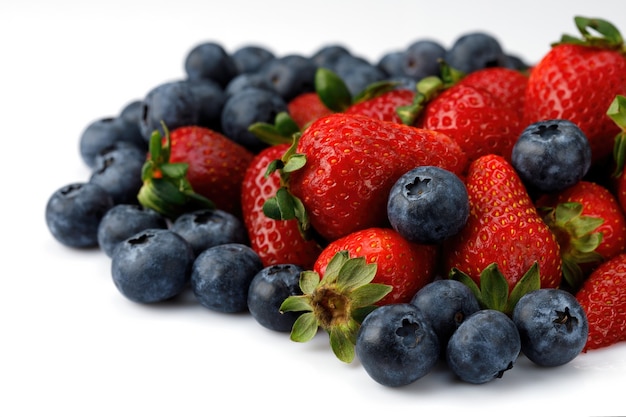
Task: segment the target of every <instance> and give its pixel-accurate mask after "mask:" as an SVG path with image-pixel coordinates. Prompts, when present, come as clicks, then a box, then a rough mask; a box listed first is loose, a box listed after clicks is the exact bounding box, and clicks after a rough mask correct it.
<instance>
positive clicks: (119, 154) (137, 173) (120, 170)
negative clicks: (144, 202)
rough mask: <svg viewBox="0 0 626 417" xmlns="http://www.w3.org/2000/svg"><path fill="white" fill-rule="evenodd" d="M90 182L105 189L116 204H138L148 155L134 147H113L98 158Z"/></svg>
mask: <svg viewBox="0 0 626 417" xmlns="http://www.w3.org/2000/svg"><path fill="white" fill-rule="evenodd" d="M97 161H98V162H97V164H96V166H95V167H94V170H93V171H92V173H91V176H90V177H89V182H90V183H92V184H98V185H99V186H101V187H102V188H104V189H105V190H106V191H107V192H108V193H109V195H110V196H111V197H112V198H113V203H114V204H136V203H138V201H137V194H138V193H139V189H140V188H141V186H142V184H143V181H142V179H141V170H142V167H143V165H144V163H145V161H146V154H145V153H143V152H139V151H138V150H136V149H135V148H133V147H123V146H122V147H113V148H111V149H109V150H107V151H105V152H103V153H101V154H100V155H98V158H97Z"/></svg>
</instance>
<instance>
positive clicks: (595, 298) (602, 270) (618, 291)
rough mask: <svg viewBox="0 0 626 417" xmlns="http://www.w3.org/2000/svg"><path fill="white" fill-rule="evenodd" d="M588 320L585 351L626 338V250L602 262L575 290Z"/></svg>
mask: <svg viewBox="0 0 626 417" xmlns="http://www.w3.org/2000/svg"><path fill="white" fill-rule="evenodd" d="M576 299H577V300H578V302H579V303H580V304H581V305H582V307H583V309H584V310H585V313H586V314H587V319H588V321H589V336H588V338H587V343H586V345H585V347H584V348H583V352H585V351H588V350H591V349H598V348H601V347H606V346H610V345H612V344H615V343H617V342H620V341H622V340H626V253H622V254H619V255H617V256H615V257H614V258H612V259H610V260H608V261H606V262H604V263H602V264H601V265H600V266H599V267H598V268H597V269H595V270H594V271H593V272H592V273H591V275H590V276H589V278H587V280H586V281H585V283H584V285H583V287H582V288H581V289H580V291H578V292H577V293H576Z"/></svg>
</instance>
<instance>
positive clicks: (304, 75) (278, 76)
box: [257, 54, 317, 102]
mask: <svg viewBox="0 0 626 417" xmlns="http://www.w3.org/2000/svg"><path fill="white" fill-rule="evenodd" d="M316 71H317V65H315V63H314V62H313V60H311V59H309V58H307V57H304V56H302V55H295V54H294V55H285V56H282V57H278V58H274V59H272V60H269V61H267V62H266V63H265V64H264V65H263V66H262V67H261V68H259V70H258V71H257V74H259V75H260V76H262V77H263V78H265V79H266V80H267V81H269V83H270V84H271V85H272V86H273V88H274V90H275V91H276V92H277V93H278V94H279V95H280V96H281V97H282V98H283V100H284V101H285V102H289V101H291V100H292V99H293V98H295V97H296V96H298V95H300V94H302V93H307V92H311V91H315V72H316Z"/></svg>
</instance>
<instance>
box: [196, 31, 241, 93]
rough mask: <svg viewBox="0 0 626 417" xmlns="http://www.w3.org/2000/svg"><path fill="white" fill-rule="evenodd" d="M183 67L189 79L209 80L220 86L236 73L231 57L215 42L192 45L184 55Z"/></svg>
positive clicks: (224, 84)
mask: <svg viewBox="0 0 626 417" xmlns="http://www.w3.org/2000/svg"><path fill="white" fill-rule="evenodd" d="M184 67H185V73H186V74H187V78H188V79H189V80H192V81H195V80H211V81H215V82H217V83H218V84H219V85H220V86H221V87H224V86H226V84H228V82H229V81H230V80H231V79H232V78H233V77H234V76H236V75H237V73H238V71H237V66H236V65H235V61H234V59H233V57H232V56H231V55H230V54H229V53H228V52H227V51H226V50H225V49H224V47H223V46H222V45H220V44H219V43H216V42H203V43H200V44H198V45H196V46H194V47H193V48H192V49H191V50H190V51H189V52H188V53H187V56H186V57H185V61H184Z"/></svg>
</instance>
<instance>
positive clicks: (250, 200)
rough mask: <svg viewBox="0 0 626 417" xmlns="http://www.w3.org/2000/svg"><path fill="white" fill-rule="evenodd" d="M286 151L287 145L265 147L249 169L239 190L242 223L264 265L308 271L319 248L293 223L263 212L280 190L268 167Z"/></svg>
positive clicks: (278, 179)
mask: <svg viewBox="0 0 626 417" xmlns="http://www.w3.org/2000/svg"><path fill="white" fill-rule="evenodd" d="M288 148H289V145H288V144H284V145H275V146H271V147H268V148H265V149H264V150H262V151H261V152H260V153H259V154H257V155H256V156H255V157H254V159H253V160H252V162H251V163H250V165H249V166H248V168H247V170H246V173H245V175H244V179H243V186H242V190H241V205H242V211H243V220H244V224H245V226H246V229H247V230H248V236H249V238H250V246H251V247H252V249H254V251H255V252H256V253H257V254H258V255H259V256H260V257H261V260H262V261H263V264H264V265H265V266H269V265H275V264H296V265H299V266H301V267H303V268H305V269H310V268H312V267H313V263H314V262H315V260H316V259H317V256H318V255H319V253H320V251H321V248H320V247H319V246H318V245H317V244H316V243H315V241H313V240H308V241H307V240H304V238H303V237H302V235H301V234H300V231H299V230H298V224H297V223H296V222H293V221H286V220H273V219H270V218H269V217H267V216H266V215H265V214H264V213H263V204H264V203H265V200H267V199H268V198H269V197H271V196H273V195H275V194H276V191H277V190H278V188H280V178H279V177H278V176H276V175H272V176H268V177H266V176H265V172H266V170H267V166H268V165H269V164H270V162H272V161H273V160H275V159H280V157H281V156H282V155H283V154H284V153H285V151H286V150H287V149H288Z"/></svg>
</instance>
